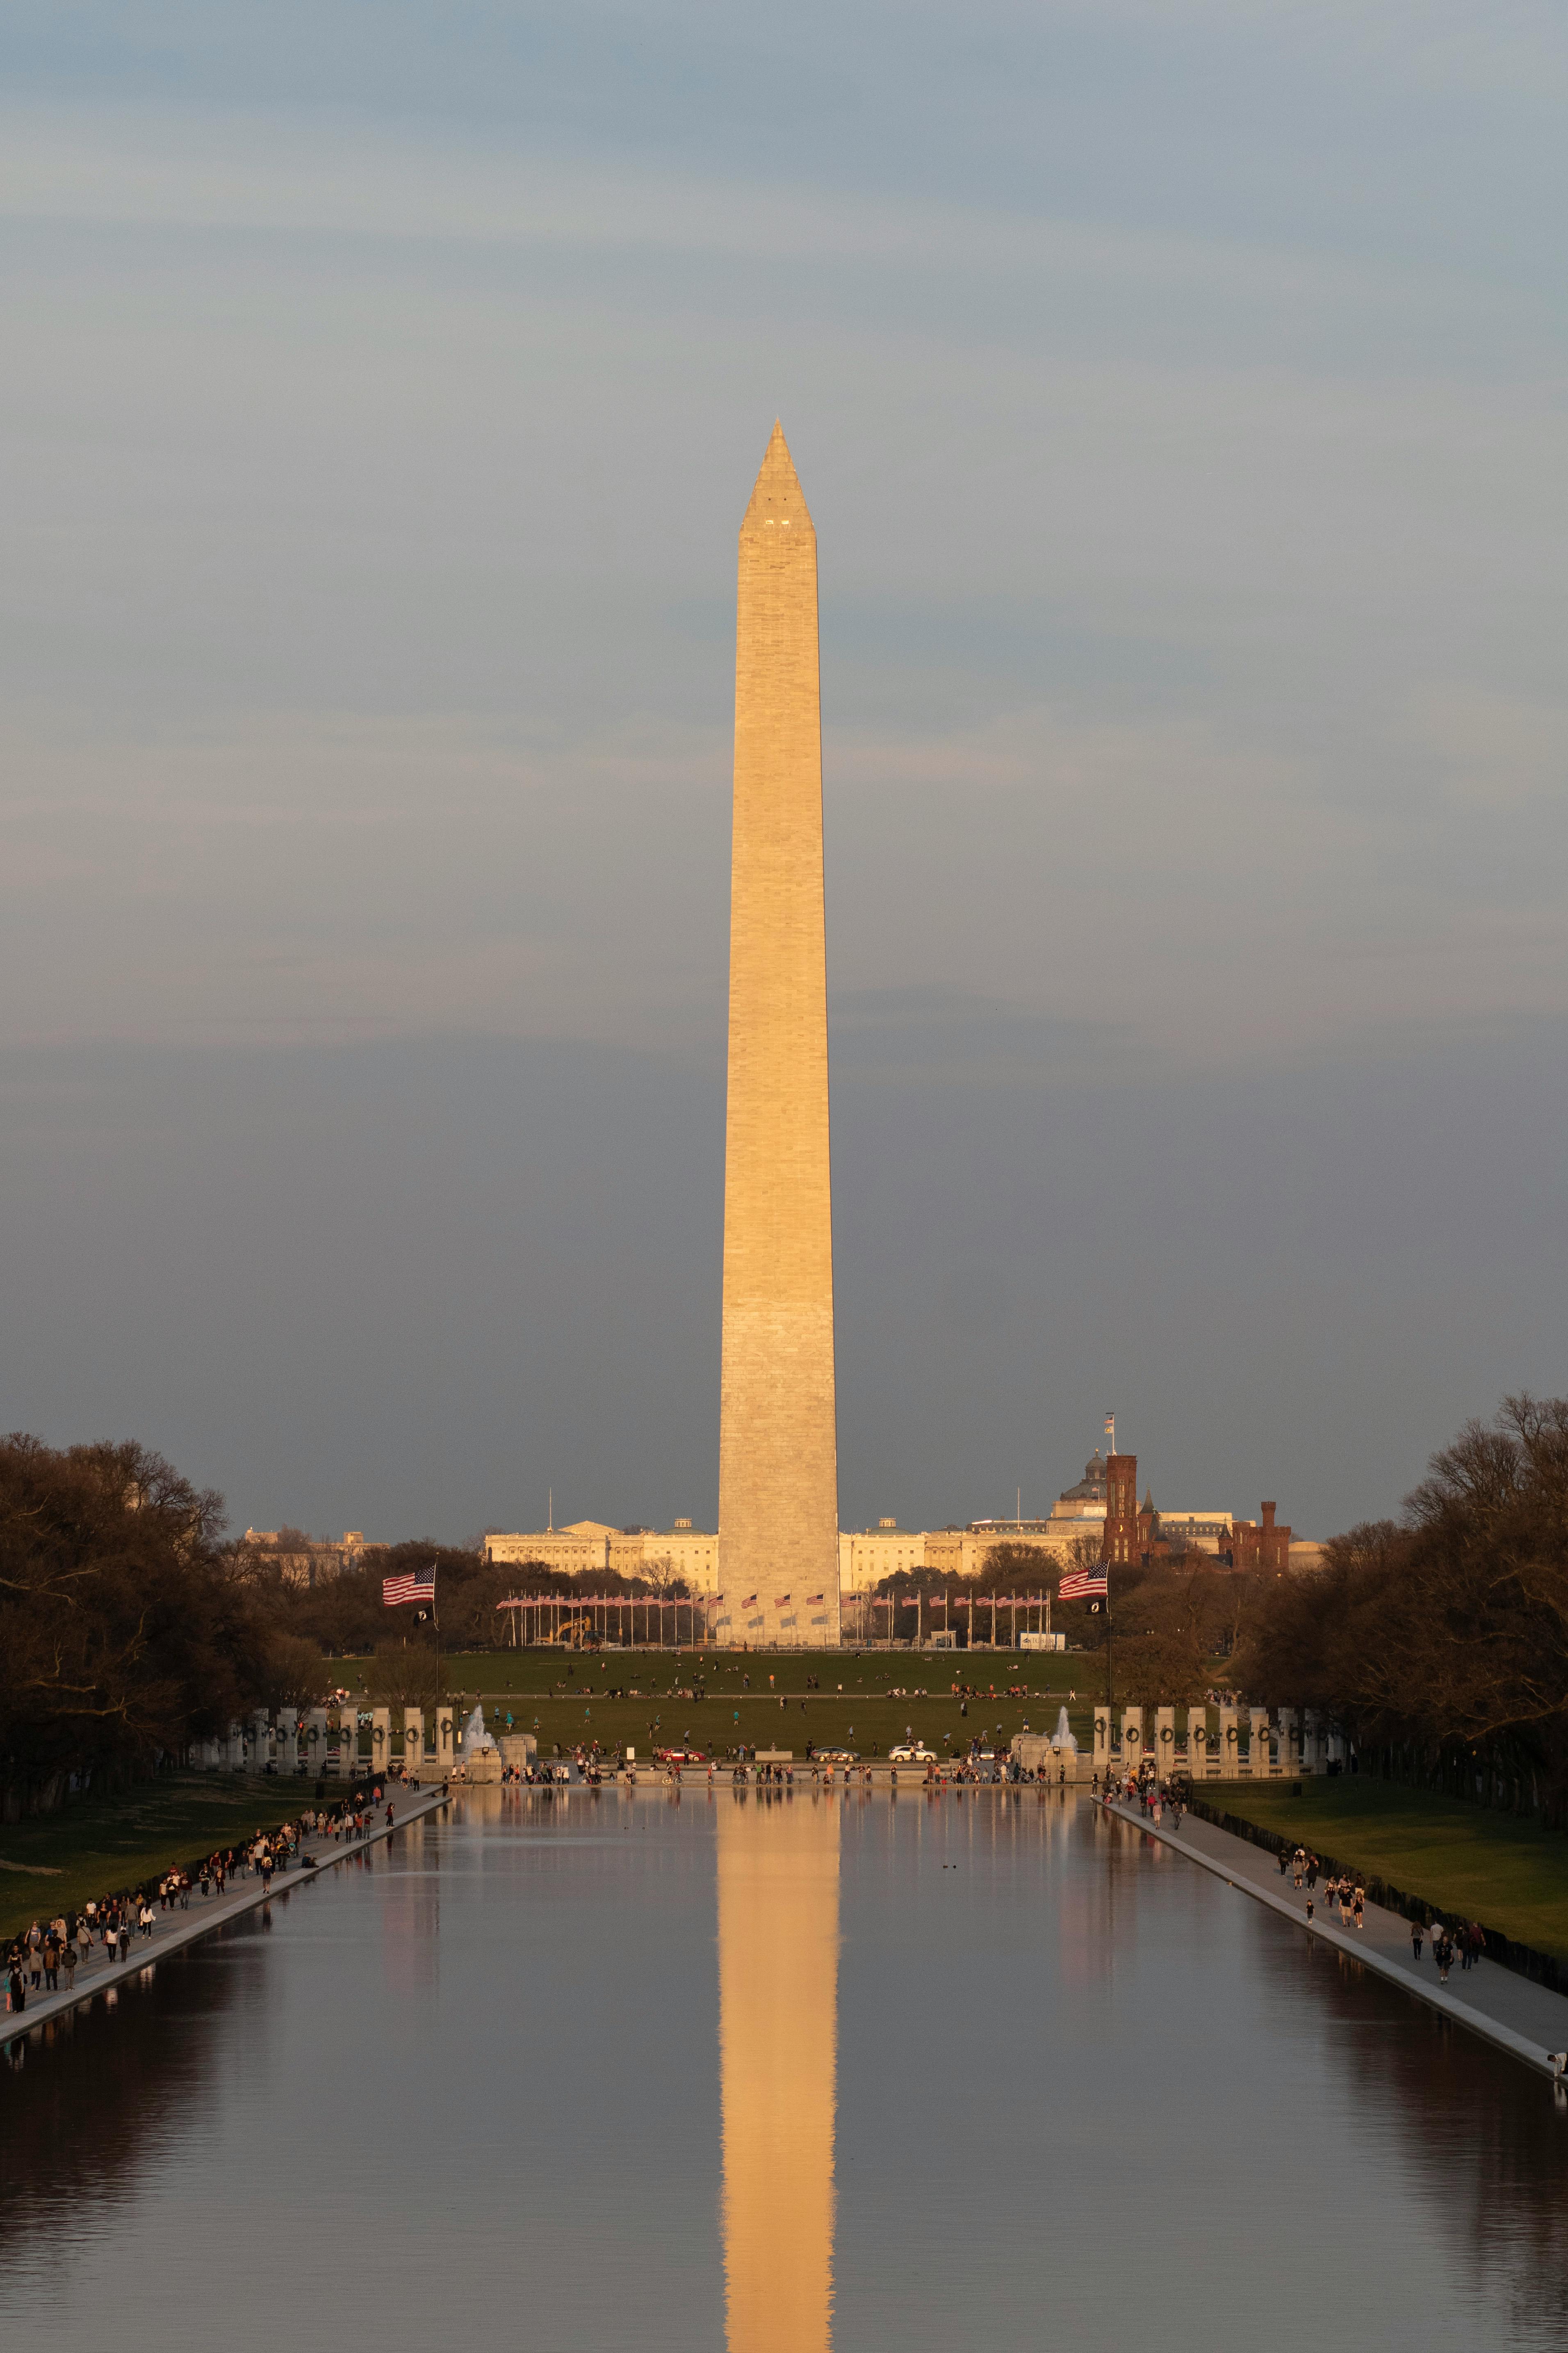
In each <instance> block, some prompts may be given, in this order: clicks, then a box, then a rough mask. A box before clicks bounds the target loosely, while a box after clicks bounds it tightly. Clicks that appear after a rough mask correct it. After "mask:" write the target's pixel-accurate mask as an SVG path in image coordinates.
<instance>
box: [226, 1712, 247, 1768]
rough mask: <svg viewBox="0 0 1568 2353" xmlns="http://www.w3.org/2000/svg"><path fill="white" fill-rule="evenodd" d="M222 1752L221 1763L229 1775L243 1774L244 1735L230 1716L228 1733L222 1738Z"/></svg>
mask: <svg viewBox="0 0 1568 2353" xmlns="http://www.w3.org/2000/svg"><path fill="white" fill-rule="evenodd" d="M223 1751H224V1756H223V1761H224V1766H225V1768H226V1770H227V1771H228V1772H230V1773H243V1772H244V1770H245V1734H244V1732H243V1731H242V1730H241V1728H240V1726H239V1725H237V1723H236V1722H235V1721H234V1719H233V1717H232V1716H231V1717H230V1719H229V1726H228V1731H227V1732H226V1735H225V1736H224V1744H223Z"/></svg>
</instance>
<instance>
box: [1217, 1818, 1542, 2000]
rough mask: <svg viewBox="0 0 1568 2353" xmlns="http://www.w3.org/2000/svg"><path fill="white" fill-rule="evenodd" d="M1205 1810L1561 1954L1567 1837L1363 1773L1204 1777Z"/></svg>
mask: <svg viewBox="0 0 1568 2353" xmlns="http://www.w3.org/2000/svg"><path fill="white" fill-rule="evenodd" d="M1197 1795H1198V1796H1199V1797H1201V1798H1202V1799H1204V1801H1205V1804H1206V1805H1210V1806H1214V1807H1215V1808H1217V1809H1218V1810H1221V1811H1223V1812H1225V1813H1229V1814H1235V1815H1237V1817H1238V1818H1239V1819H1240V1820H1243V1821H1247V1822H1256V1823H1258V1826H1259V1827H1260V1828H1261V1829H1264V1830H1270V1831H1283V1832H1286V1833H1288V1834H1289V1836H1291V1837H1293V1838H1296V1839H1299V1840H1300V1841H1301V1842H1302V1844H1303V1845H1306V1846H1310V1847H1315V1848H1317V1850H1318V1851H1319V1852H1321V1853H1322V1854H1331V1855H1335V1856H1337V1857H1338V1859H1339V1860H1340V1861H1341V1862H1344V1863H1347V1864H1349V1865H1351V1866H1352V1868H1353V1869H1356V1870H1360V1871H1363V1872H1375V1873H1377V1874H1378V1876H1379V1877H1380V1878H1383V1879H1386V1880H1389V1881H1390V1882H1392V1883H1393V1884H1394V1886H1395V1887H1399V1888H1403V1889H1404V1891H1405V1894H1407V1895H1420V1896H1424V1897H1425V1898H1426V1901H1427V1903H1429V1904H1434V1905H1436V1906H1437V1907H1438V1909H1439V1910H1442V1911H1448V1910H1452V1911H1457V1912H1461V1913H1463V1915H1464V1916H1465V1917H1466V1919H1468V1920H1479V1921H1481V1922H1483V1923H1484V1924H1485V1926H1487V1927H1489V1928H1500V1929H1501V1930H1502V1932H1503V1934H1504V1935H1505V1936H1512V1937H1513V1938H1514V1939H1515V1940H1516V1941H1517V1942H1518V1943H1520V1944H1521V1945H1533V1946H1534V1947H1536V1949H1537V1951H1538V1952H1543V1953H1552V1954H1555V1955H1558V1956H1561V1957H1568V1839H1564V1838H1563V1837H1561V1836H1560V1835H1558V1834H1557V1833H1555V1832H1552V1831H1542V1830H1537V1829H1534V1828H1532V1827H1531V1825H1530V1824H1528V1823H1526V1822H1521V1821H1517V1820H1515V1819H1514V1818H1513V1816H1512V1815H1510V1814H1494V1813H1488V1812H1487V1811H1486V1810H1485V1809H1484V1808H1483V1807H1480V1806H1466V1805H1461V1804H1459V1803H1458V1801H1457V1800H1456V1799H1452V1798H1439V1797H1435V1796H1433V1795H1431V1794H1430V1793H1429V1792H1428V1791H1426V1790H1424V1789H1405V1788H1400V1787H1399V1786H1398V1785H1397V1784H1396V1783H1394V1782H1392V1781H1378V1780H1374V1779H1373V1778H1372V1777H1371V1776H1370V1775H1368V1774H1365V1773H1351V1774H1344V1775H1338V1776H1336V1777H1335V1778H1333V1779H1332V1780H1329V1779H1327V1778H1321V1779H1320V1778H1316V1777H1313V1778H1310V1779H1308V1780H1304V1781H1303V1782H1302V1784H1301V1795H1300V1797H1299V1798H1292V1797H1291V1795H1290V1784H1289V1782H1288V1781H1287V1782H1284V1783H1280V1782H1270V1783H1268V1784H1265V1785H1262V1786H1259V1785H1258V1784H1255V1783H1253V1782H1250V1781H1201V1782H1200V1783H1199V1784H1198V1787H1197Z"/></svg>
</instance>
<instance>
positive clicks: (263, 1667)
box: [0, 1396, 1568, 1824]
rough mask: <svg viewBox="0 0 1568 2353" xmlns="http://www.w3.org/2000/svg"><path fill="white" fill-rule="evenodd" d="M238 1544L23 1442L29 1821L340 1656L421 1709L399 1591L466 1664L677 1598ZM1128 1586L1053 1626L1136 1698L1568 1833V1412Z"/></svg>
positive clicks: (6, 1677)
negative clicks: (1302, 1545)
mask: <svg viewBox="0 0 1568 2353" xmlns="http://www.w3.org/2000/svg"><path fill="white" fill-rule="evenodd" d="M224 1530H225V1522H224V1509H223V1503H222V1499H221V1497H219V1496H217V1495H216V1494H215V1493H212V1491H211V1490H210V1489H209V1490H198V1489H196V1488H195V1487H194V1486H193V1485H192V1484H191V1483H190V1482H189V1481H187V1480H185V1479H184V1478H182V1477H181V1475H180V1474H179V1473H178V1472H176V1471H175V1470H174V1468H173V1466H172V1465H171V1464H169V1463H168V1462H166V1461H163V1458H162V1457H161V1456H159V1455H157V1454H155V1453H153V1452H152V1451H150V1450H148V1449H146V1448H144V1447H141V1446H136V1445H109V1444H100V1445H93V1446H77V1447H71V1448H68V1449H66V1450H64V1451H55V1450H53V1449H51V1448H49V1447H47V1446H45V1445H43V1444H42V1442H41V1441H40V1440H37V1439H36V1438H30V1437H26V1436H25V1435H20V1434H18V1435H14V1436H12V1437H9V1438H5V1439H0V1813H3V1816H4V1818H5V1820H16V1818H17V1817H18V1816H19V1815H20V1814H22V1813H23V1812H28V1811H32V1810H36V1809H38V1808H43V1807H47V1806H50V1805H52V1804H54V1803H56V1802H58V1799H59V1797H60V1796H61V1795H62V1794H63V1793H64V1792H65V1791H66V1790H67V1789H68V1788H70V1787H72V1786H75V1787H79V1788H80V1787H84V1786H94V1787H101V1786H103V1785H104V1784H105V1783H107V1782H112V1781H113V1780H114V1779H116V1778H122V1777H124V1776H128V1775H131V1774H133V1773H138V1772H144V1771H147V1770H150V1769H152V1768H153V1767H154V1766H155V1765H156V1764H157V1763H158V1762H160V1761H161V1760H164V1759H169V1758H175V1757H181V1756H183V1755H184V1753H185V1752H186V1751H187V1749H188V1747H189V1746H190V1744H191V1743H192V1742H193V1741H195V1740H198V1739H202V1738H204V1737H207V1736H213V1735H221V1734H222V1733H224V1732H225V1731H226V1728H227V1725H228V1724H229V1723H230V1721H231V1720H232V1719H233V1718H235V1717H237V1716H243V1715H246V1714H247V1713H248V1712H249V1711H250V1710H251V1709H252V1708H256V1707H261V1706H265V1707H268V1708H279V1707H288V1706H295V1705H298V1706H307V1705H310V1704H313V1703H314V1702H316V1701H317V1700H319V1699H320V1698H321V1695H322V1694H323V1692H324V1691H325V1690H326V1689H327V1688H328V1687H330V1685H331V1683H333V1682H334V1681H335V1680H336V1678H335V1677H334V1676H333V1673H332V1671H331V1663H330V1662H331V1659H332V1658H333V1657H334V1656H337V1657H342V1656H354V1657H364V1656H367V1655H370V1656H373V1659H374V1663H373V1666H372V1668H371V1671H370V1672H371V1680H372V1684H373V1688H374V1689H375V1690H376V1692H377V1695H378V1696H380V1697H383V1698H384V1699H386V1700H388V1701H394V1700H395V1699H396V1698H398V1697H399V1696H405V1697H406V1698H408V1699H409V1700H411V1701H414V1700H418V1699H421V1698H423V1697H424V1696H425V1695H426V1685H427V1684H429V1683H430V1680H431V1678H432V1677H433V1675H434V1673H435V1672H436V1669H435V1663H434V1660H433V1657H432V1656H431V1654H430V1652H429V1651H428V1649H427V1648H426V1645H425V1644H424V1643H423V1642H422V1641H421V1640H420V1639H419V1636H420V1631H421V1630H419V1629H417V1628H414V1627H410V1626H409V1625H408V1623H407V1620H406V1616H405V1613H404V1612H401V1611H391V1610H388V1609H386V1608H385V1607H384V1604H383V1599H382V1590H381V1588H382V1579H383V1577H387V1576H393V1575H395V1574H397V1573H399V1572H401V1571H405V1570H427V1569H434V1570H435V1572H436V1578H437V1594H438V1597H439V1609H440V1620H441V1625H440V1630H441V1641H442V1643H443V1646H444V1647H446V1648H447V1649H451V1650H459V1649H475V1648H483V1647H488V1646H491V1645H494V1644H495V1643H497V1642H498V1641H500V1640H501V1639H503V1624H502V1620H501V1619H500V1615H499V1613H498V1612H497V1609H496V1606H495V1605H496V1603H497V1602H498V1601H499V1600H500V1599H503V1598H504V1596H505V1595H506V1594H507V1593H508V1592H509V1591H510V1590H513V1589H515V1588H516V1587H517V1586H518V1584H519V1583H523V1584H525V1585H526V1587H527V1588H528V1589H529V1590H530V1591H531V1592H535V1593H543V1594H552V1595H555V1596H558V1597H559V1598H560V1599H563V1600H568V1601H569V1600H572V1599H580V1598H583V1597H584V1596H585V1594H587V1593H589V1592H596V1593H606V1592H615V1591H617V1590H618V1591H621V1592H623V1593H626V1594H628V1595H630V1594H634V1593H639V1592H649V1593H651V1592H655V1591H657V1589H658V1587H657V1585H656V1583H655V1582H654V1581H652V1580H649V1579H645V1578H625V1577H615V1576H614V1575H611V1574H608V1573H606V1572H605V1571H604V1570H597V1569H596V1570H593V1571H590V1572H587V1573H586V1574H585V1575H584V1577H571V1576H568V1575H564V1574H563V1573H561V1572H559V1571H552V1570H550V1569H547V1568H545V1567H543V1566H542V1564H533V1563H530V1564H523V1565H522V1566H521V1568H520V1567H517V1566H511V1567H491V1566H490V1565H489V1563H487V1562H486V1560H485V1559H484V1556H483V1548H482V1545H481V1544H479V1543H476V1544H474V1545H471V1546H443V1545H438V1544H435V1543H433V1542H428V1541H417V1542H411V1543H406V1544H399V1545H393V1546H387V1547H385V1548H377V1549H373V1550H371V1551H369V1552H367V1554H366V1555H365V1556H363V1559H362V1560H361V1561H359V1562H358V1563H357V1564H351V1565H350V1566H348V1567H345V1568H344V1569H343V1570H342V1573H341V1574H340V1575H337V1576H334V1577H329V1578H326V1579H324V1580H323V1581H321V1582H320V1583H317V1584H315V1585H313V1586H312V1585H308V1584H304V1583H300V1582H295V1581H293V1579H292V1578H291V1577H289V1575H288V1574H287V1573H286V1569H285V1565H284V1564H285V1559H286V1557H287V1555H286V1553H285V1551H284V1547H283V1546H281V1545H279V1546H271V1547H269V1546H266V1545H258V1544H257V1543H255V1542H245V1541H240V1542H234V1541H231V1540H228V1539H226V1536H225V1532H224ZM1067 1565H1068V1566H1070V1565H1072V1564H1070V1563H1069V1564H1067ZM1063 1566H1064V1565H1063V1564H1059V1563H1058V1564H1053V1565H1052V1567H1051V1568H1050V1570H1049V1572H1048V1574H1047V1573H1046V1572H1044V1570H1043V1568H1042V1564H1041V1561H1040V1558H1039V1556H1038V1555H1037V1554H1036V1553H1030V1554H1029V1555H1028V1556H1027V1558H1026V1559H1020V1558H1018V1557H1016V1556H1015V1553H1014V1548H1013V1547H1011V1546H1007V1545H1006V1544H1005V1543H1004V1544H999V1545H997V1546H994V1548H993V1550H992V1552H991V1555H990V1556H989V1557H988V1559H987V1561H986V1563H985V1566H984V1570H983V1572H982V1574H981V1577H979V1579H978V1580H977V1582H976V1585H975V1586H974V1587H973V1588H971V1589H972V1590H974V1591H976V1592H978V1593H980V1594H982V1595H984V1593H986V1592H994V1593H998V1594H1005V1593H1007V1592H1016V1591H1018V1590H1020V1589H1022V1590H1025V1591H1036V1592H1037V1591H1041V1590H1044V1589H1047V1587H1048V1588H1049V1589H1050V1590H1051V1591H1052V1592H1053V1593H1054V1592H1055V1589H1056V1588H1057V1586H1058V1584H1059V1582H1060V1577H1061V1575H1062V1569H1063ZM1111 1583H1112V1594H1111V1609H1112V1612H1113V1615H1112V1616H1110V1618H1109V1619H1108V1617H1107V1615H1106V1613H1105V1612H1104V1611H1103V1610H1100V1611H1095V1610H1092V1609H1090V1608H1089V1605H1088V1604H1086V1603H1083V1602H1069V1603H1065V1604H1064V1603H1062V1602H1060V1600H1059V1599H1058V1601H1057V1602H1056V1606H1055V1609H1054V1612H1053V1622H1054V1623H1055V1624H1056V1626H1057V1627H1058V1630H1061V1631H1063V1632H1065V1633H1066V1634H1067V1635H1068V1641H1069V1642H1071V1643H1073V1644H1075V1645H1081V1646H1082V1647H1084V1648H1086V1649H1088V1650H1089V1651H1094V1652H1097V1653H1103V1651H1104V1649H1105V1646H1106V1644H1107V1641H1111V1642H1113V1645H1114V1649H1113V1659H1112V1661H1110V1662H1105V1663H1106V1664H1107V1665H1108V1666H1113V1671H1114V1680H1115V1687H1116V1693H1117V1696H1118V1697H1119V1698H1121V1699H1126V1700H1130V1701H1133V1702H1142V1704H1145V1705H1158V1704H1164V1703H1169V1702H1174V1703H1176V1704H1182V1703H1183V1702H1185V1701H1188V1700H1191V1699H1193V1698H1194V1697H1196V1696H1197V1695H1199V1694H1201V1693H1202V1692H1203V1691H1204V1690H1205V1688H1206V1687H1207V1686H1208V1685H1209V1684H1210V1683H1212V1682H1213V1680H1214V1678H1215V1662H1216V1660H1218V1661H1223V1662H1226V1664H1225V1668H1224V1672H1225V1675H1226V1680H1228V1681H1229V1682H1230V1683H1232V1684H1234V1686H1235V1688H1236V1689H1237V1692H1238V1693H1239V1694H1245V1695H1246V1696H1248V1697H1250V1698H1252V1699H1254V1700H1257V1701H1259V1702H1262V1703H1265V1704H1269V1705H1272V1706H1284V1705H1289V1706H1298V1707H1314V1708H1318V1709H1320V1710H1322V1711H1323V1712H1324V1713H1326V1714H1327V1715H1330V1716H1331V1717H1332V1718H1333V1719H1334V1720H1335V1721H1336V1722H1337V1723H1339V1724H1340V1725H1342V1727H1343V1728H1344V1729H1345V1730H1346V1732H1347V1733H1348V1734H1349V1735H1350V1736H1351V1739H1352V1742H1353V1744H1354V1745H1355V1746H1356V1748H1357V1749H1358V1750H1359V1751H1360V1752H1361V1755H1362V1757H1363V1759H1364V1760H1365V1761H1366V1762H1367V1763H1368V1764H1369V1765H1371V1766H1373V1767H1374V1768H1375V1769H1380V1770H1383V1771H1384V1772H1389V1773H1394V1774H1398V1775H1403V1776H1405V1777H1406V1778H1413V1779H1416V1780H1421V1781H1425V1782H1426V1783H1429V1784H1432V1785H1435V1786H1441V1787H1444V1788H1449V1789H1452V1790H1454V1791H1456V1792H1457V1793H1462V1794H1465V1795H1468V1796H1475V1797H1481V1798H1484V1799H1489V1801H1491V1802H1494V1803H1502V1804H1508V1805H1511V1806H1516V1807H1519V1808H1521V1810H1534V1811H1538V1812H1540V1813H1541V1814H1542V1815H1543V1816H1544V1817H1545V1818H1546V1819H1548V1820H1552V1821H1554V1822H1557V1823H1560V1824H1562V1823H1565V1822H1568V1400H1564V1399H1563V1398H1546V1399H1544V1400H1537V1399H1534V1398H1530V1397H1527V1396H1521V1397H1516V1398H1508V1399H1506V1400H1505V1402H1504V1404H1503V1406H1502V1408H1501V1409H1500V1411H1499V1413H1498V1415H1497V1417H1496V1419H1495V1420H1494V1421H1493V1422H1491V1423H1490V1424H1488V1425H1482V1424H1480V1423H1479V1422H1471V1423H1469V1424H1468V1425H1467V1427H1466V1428H1465V1429H1464V1430H1461V1431H1460V1433H1459V1434H1458V1437H1457V1438H1456V1439H1455V1440H1454V1441H1453V1443H1452V1444H1451V1445H1449V1446H1447V1447H1445V1448H1444V1449H1442V1450H1441V1451H1439V1452H1438V1453H1437V1454H1436V1455H1434V1456H1433V1458H1432V1461H1431V1465H1430V1468H1429V1471H1428V1475H1427V1477H1426V1479H1425V1480H1424V1481H1423V1482H1422V1483H1421V1484H1420V1485H1419V1486H1418V1487H1417V1488H1416V1489H1415V1493H1413V1494H1412V1495H1410V1496H1409V1497H1407V1498H1406V1500H1405V1506H1404V1509H1403V1511H1402V1513H1401V1515H1400V1516H1399V1518H1398V1519H1396V1520H1394V1519H1390V1520H1377V1521H1372V1522H1368V1523H1365V1524H1363V1525H1360V1526H1357V1527H1353V1528H1352V1529H1350V1530H1348V1531H1347V1532H1346V1534H1344V1535H1341V1536H1337V1537H1335V1538H1334V1539H1333V1540H1332V1541H1331V1543H1330V1544H1328V1545H1326V1546H1324V1550H1323V1559H1322V1565H1321V1567H1320V1568H1318V1569H1316V1570H1314V1571H1310V1572H1308V1573H1305V1574H1295V1575H1289V1576H1285V1577H1261V1576H1259V1575H1258V1574H1257V1573H1250V1574H1245V1575H1236V1574H1233V1573H1231V1572H1229V1571H1227V1570H1226V1568H1225V1567H1223V1566H1221V1565H1219V1564H1216V1563H1215V1561H1214V1560H1213V1559H1212V1558H1211V1557H1210V1556H1208V1555H1206V1554H1204V1553H1188V1554H1186V1555H1184V1556H1181V1557H1179V1558H1176V1559H1173V1560H1172V1561H1169V1562H1163V1563H1160V1564H1158V1565H1156V1566H1152V1567H1146V1568H1129V1569H1120V1570H1118V1571H1116V1572H1115V1573H1114V1575H1113V1577H1112V1580H1111ZM900 1584H901V1585H902V1586H903V1587H904V1588H905V1589H906V1590H907V1591H908V1592H910V1594H911V1595H912V1593H913V1591H914V1590H915V1588H916V1587H917V1585H919V1586H920V1587H921V1588H922V1589H925V1590H933V1589H935V1588H936V1587H937V1586H938V1585H939V1584H940V1585H941V1586H942V1587H944V1588H946V1587H948V1586H949V1585H950V1580H948V1579H947V1578H945V1577H941V1576H940V1573H939V1572H937V1571H934V1570H929V1571H920V1570H915V1571H912V1572H905V1573H904V1574H903V1576H902V1577H901V1578H900ZM670 1594H671V1588H670V1586H669V1584H668V1581H666V1584H665V1598H666V1599H668V1598H670ZM410 1632H412V1633H414V1635H415V1636H416V1639H415V1641H413V1642H412V1643H405V1635H406V1634H408V1633H410ZM1099 1672H1100V1660H1099V1659H1098V1658H1097V1660H1096V1663H1095V1665H1094V1667H1093V1668H1092V1669H1091V1673H1092V1674H1096V1675H1097V1674H1098V1673H1099ZM431 1695H432V1696H433V1695H434V1694H431Z"/></svg>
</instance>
